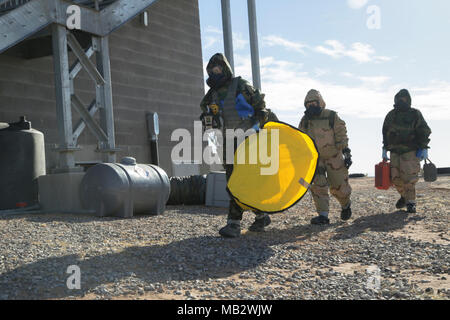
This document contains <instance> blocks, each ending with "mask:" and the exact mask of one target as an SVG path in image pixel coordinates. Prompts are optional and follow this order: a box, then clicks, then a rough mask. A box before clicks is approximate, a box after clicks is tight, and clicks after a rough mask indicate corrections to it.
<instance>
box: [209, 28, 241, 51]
mask: <svg viewBox="0 0 450 320" xmlns="http://www.w3.org/2000/svg"><path fill="white" fill-rule="evenodd" d="M204 33H205V35H204V36H203V37H202V38H203V39H205V41H204V44H203V49H209V48H211V47H213V46H214V45H216V44H222V43H223V32H222V30H220V29H217V28H216V27H213V26H208V27H206V28H205V31H204ZM248 46H249V40H248V39H247V38H245V37H244V36H243V34H242V33H240V32H233V49H234V50H242V49H245V48H246V47H248Z"/></svg>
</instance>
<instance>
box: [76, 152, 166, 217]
mask: <svg viewBox="0 0 450 320" xmlns="http://www.w3.org/2000/svg"><path fill="white" fill-rule="evenodd" d="M80 188H81V190H80V195H81V202H82V204H83V207H84V208H85V209H89V210H95V211H96V214H97V215H98V216H117V217H132V216H133V214H134V213H146V214H161V213H163V212H164V210H165V208H166V203H167V200H168V199H169V194H170V181H169V177H168V176H167V174H166V172H165V171H164V170H163V169H161V168H160V167H158V166H155V165H145V164H137V163H136V159H134V158H131V157H126V158H123V159H122V161H121V163H100V164H97V165H95V166H93V167H91V168H89V169H88V170H87V172H86V174H85V176H84V177H83V180H82V181H81V186H80Z"/></svg>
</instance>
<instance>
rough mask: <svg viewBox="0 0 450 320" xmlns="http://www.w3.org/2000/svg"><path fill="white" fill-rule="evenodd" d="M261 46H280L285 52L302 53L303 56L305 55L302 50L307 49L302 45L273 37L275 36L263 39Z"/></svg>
mask: <svg viewBox="0 0 450 320" xmlns="http://www.w3.org/2000/svg"><path fill="white" fill-rule="evenodd" d="M262 44H263V46H268V47H275V46H280V47H284V48H285V49H287V50H292V51H296V52H299V53H303V54H305V51H304V48H307V47H308V46H307V45H306V44H304V43H301V42H294V41H290V40H287V39H284V38H282V37H279V36H275V35H269V36H265V37H263V38H262Z"/></svg>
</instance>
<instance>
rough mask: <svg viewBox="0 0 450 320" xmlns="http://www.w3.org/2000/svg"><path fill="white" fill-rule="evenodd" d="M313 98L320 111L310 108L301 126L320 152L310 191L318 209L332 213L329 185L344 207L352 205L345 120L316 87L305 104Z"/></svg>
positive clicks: (318, 210)
mask: <svg viewBox="0 0 450 320" xmlns="http://www.w3.org/2000/svg"><path fill="white" fill-rule="evenodd" d="M312 101H317V102H318V103H319V105H320V108H321V110H319V113H318V114H311V112H309V110H307V111H306V112H305V115H304V116H303V118H302V119H301V121H300V124H299V126H298V128H299V129H300V130H301V131H303V132H305V133H306V134H308V135H309V136H310V137H311V138H312V139H313V140H314V141H315V143H316V146H317V150H318V151H319V164H318V167H317V172H316V177H315V178H314V181H313V183H312V186H311V193H312V196H313V199H314V204H315V206H316V210H317V212H318V213H323V212H329V201H330V197H329V195H328V186H329V187H330V192H331V194H332V195H333V196H334V197H335V198H336V199H337V200H338V201H339V203H340V204H341V206H342V208H346V207H348V206H349V205H350V195H351V191H352V189H351V187H350V184H349V183H348V169H347V168H346V167H345V163H344V159H343V157H342V152H343V150H344V149H347V148H348V137H347V129H346V126H345V122H344V121H343V120H341V119H340V118H339V116H338V115H337V113H336V112H334V111H332V110H328V109H325V107H326V103H325V101H324V99H323V97H322V95H321V94H320V92H319V91H317V90H314V89H313V90H310V91H309V92H308V94H307V95H306V98H305V106H306V104H307V103H308V102H312Z"/></svg>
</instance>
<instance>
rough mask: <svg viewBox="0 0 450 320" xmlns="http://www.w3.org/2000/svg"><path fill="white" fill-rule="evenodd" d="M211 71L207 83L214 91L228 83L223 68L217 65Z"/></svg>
mask: <svg viewBox="0 0 450 320" xmlns="http://www.w3.org/2000/svg"><path fill="white" fill-rule="evenodd" d="M211 70H212V71H211V72H208V74H209V78H208V80H206V83H207V84H208V86H209V87H210V88H212V89H217V88H220V87H221V86H223V85H224V84H225V83H226V82H227V77H226V76H225V73H224V72H223V68H222V67H221V66H219V65H217V66H214V67H212V68H211Z"/></svg>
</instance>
